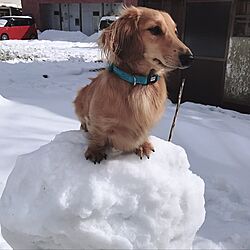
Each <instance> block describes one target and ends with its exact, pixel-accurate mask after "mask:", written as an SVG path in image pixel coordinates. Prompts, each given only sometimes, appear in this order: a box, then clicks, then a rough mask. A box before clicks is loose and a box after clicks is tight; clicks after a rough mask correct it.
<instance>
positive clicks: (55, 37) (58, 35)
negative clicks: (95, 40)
mask: <svg viewBox="0 0 250 250" xmlns="http://www.w3.org/2000/svg"><path fill="white" fill-rule="evenodd" d="M38 37H39V40H50V41H68V42H84V40H85V39H86V38H87V37H88V36H87V35H85V34H83V33H82V32H80V31H62V30H45V31H44V32H42V33H40V34H39V35H38Z"/></svg>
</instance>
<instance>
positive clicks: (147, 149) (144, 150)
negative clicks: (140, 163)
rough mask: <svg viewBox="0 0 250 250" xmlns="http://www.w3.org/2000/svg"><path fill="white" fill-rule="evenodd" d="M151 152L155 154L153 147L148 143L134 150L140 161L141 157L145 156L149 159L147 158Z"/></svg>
mask: <svg viewBox="0 0 250 250" xmlns="http://www.w3.org/2000/svg"><path fill="white" fill-rule="evenodd" d="M152 152H155V150H154V147H153V145H152V144H151V143H150V142H148V141H146V142H144V143H143V144H142V145H141V146H139V147H138V148H137V149H136V150H135V153H136V154H137V155H138V156H139V157H140V159H141V160H142V157H143V156H146V157H147V158H148V159H149V156H150V154H151V153H152Z"/></svg>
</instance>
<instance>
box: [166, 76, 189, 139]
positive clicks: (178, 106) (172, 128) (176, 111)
mask: <svg viewBox="0 0 250 250" xmlns="http://www.w3.org/2000/svg"><path fill="white" fill-rule="evenodd" d="M185 81H186V79H185V78H183V79H182V82H181V87H180V92H179V96H178V102H177V105H176V109H175V114H174V118H173V121H172V125H171V129H170V132H169V137H168V141H171V140H172V136H173V130H174V127H175V123H176V118H177V115H178V112H179V108H180V105H181V97H182V93H183V88H184V84H185Z"/></svg>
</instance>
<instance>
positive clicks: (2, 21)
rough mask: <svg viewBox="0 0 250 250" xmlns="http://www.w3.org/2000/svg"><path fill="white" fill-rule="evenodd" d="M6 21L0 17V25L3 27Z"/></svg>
mask: <svg viewBox="0 0 250 250" xmlns="http://www.w3.org/2000/svg"><path fill="white" fill-rule="evenodd" d="M7 22H8V21H7V20H5V19H0V27H4V26H5V25H6V23H7Z"/></svg>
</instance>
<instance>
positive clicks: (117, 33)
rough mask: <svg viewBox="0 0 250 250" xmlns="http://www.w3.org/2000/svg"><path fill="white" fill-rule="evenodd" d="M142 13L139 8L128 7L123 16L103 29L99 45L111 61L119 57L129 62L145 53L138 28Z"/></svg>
mask: <svg viewBox="0 0 250 250" xmlns="http://www.w3.org/2000/svg"><path fill="white" fill-rule="evenodd" d="M140 15H141V13H140V10H139V9H138V8H136V7H129V8H126V9H124V11H123V14H122V15H121V17H120V18H119V19H118V20H116V21H115V22H114V23H112V25H111V26H109V27H108V28H106V29H105V30H104V31H103V33H102V35H101V37H100V39H99V45H100V47H101V48H102V49H103V52H104V54H105V56H106V57H107V59H108V60H109V61H111V62H114V61H116V60H117V58H118V59H120V60H122V61H127V62H129V61H132V60H135V59H137V58H138V57H140V56H142V55H143V44H142V40H141V38H140V34H139V30H138V23H139V20H140Z"/></svg>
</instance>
